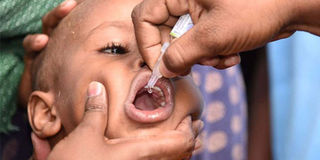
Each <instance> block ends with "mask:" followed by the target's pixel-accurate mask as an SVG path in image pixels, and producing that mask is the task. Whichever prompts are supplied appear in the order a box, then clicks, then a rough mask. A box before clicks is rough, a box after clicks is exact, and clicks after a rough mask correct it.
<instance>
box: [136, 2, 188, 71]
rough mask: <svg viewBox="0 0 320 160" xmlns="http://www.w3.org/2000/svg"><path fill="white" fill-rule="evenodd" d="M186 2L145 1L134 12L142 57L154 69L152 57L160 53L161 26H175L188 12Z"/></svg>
mask: <svg viewBox="0 0 320 160" xmlns="http://www.w3.org/2000/svg"><path fill="white" fill-rule="evenodd" d="M187 4H188V3H187V1H186V0H181V1H172V0H167V1H166V0H145V1H142V2H141V3H140V4H139V5H137V6H136V7H135V8H134V9H133V12H132V15H131V16H132V21H133V24H134V29H135V35H136V39H137V42H138V48H139V50H140V52H141V55H142V57H143V58H144V60H145V61H146V63H147V64H148V65H149V67H151V68H152V64H153V63H154V59H150V57H152V56H154V54H155V53H158V54H159V52H160V48H161V32H160V30H159V28H158V26H159V25H173V24H174V23H175V22H174V21H176V17H175V18H172V16H180V15H182V14H184V13H186V12H187V11H188V5H187Z"/></svg>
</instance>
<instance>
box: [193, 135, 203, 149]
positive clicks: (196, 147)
mask: <svg viewBox="0 0 320 160" xmlns="http://www.w3.org/2000/svg"><path fill="white" fill-rule="evenodd" d="M201 146H202V142H201V140H200V137H197V138H196V143H195V145H194V150H197V149H199V148H201Z"/></svg>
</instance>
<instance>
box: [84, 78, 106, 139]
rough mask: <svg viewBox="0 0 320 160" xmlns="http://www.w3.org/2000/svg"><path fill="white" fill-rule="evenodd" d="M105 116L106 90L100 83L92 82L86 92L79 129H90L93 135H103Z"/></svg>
mask: <svg viewBox="0 0 320 160" xmlns="http://www.w3.org/2000/svg"><path fill="white" fill-rule="evenodd" d="M107 115H108V106H107V101H106V90H105V88H104V86H103V85H102V84H101V83H99V82H96V81H93V82H91V83H90V84H89V87H88V90H87V102H86V106H85V113H84V117H83V121H82V122H81V123H80V125H79V127H81V128H82V129H83V128H90V129H92V130H93V131H94V133H98V134H101V135H104V132H105V129H106V127H107V119H108V118H107Z"/></svg>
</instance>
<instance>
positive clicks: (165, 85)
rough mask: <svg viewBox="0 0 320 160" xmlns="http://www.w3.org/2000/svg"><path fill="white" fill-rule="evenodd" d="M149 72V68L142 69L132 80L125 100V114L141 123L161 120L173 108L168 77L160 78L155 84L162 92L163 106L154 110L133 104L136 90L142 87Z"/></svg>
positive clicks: (171, 87)
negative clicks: (141, 108) (140, 108)
mask: <svg viewBox="0 0 320 160" xmlns="http://www.w3.org/2000/svg"><path fill="white" fill-rule="evenodd" d="M150 76H151V72H150V71H149V70H142V71H141V72H139V73H138V74H137V75H136V77H135V78H134V80H133V81H132V84H131V88H130V91H129V94H128V98H127V100H126V101H125V112H126V114H127V116H128V117H129V118H131V119H133V120H135V121H138V122H141V123H155V122H159V121H163V120H165V119H167V118H169V116H170V115H171V113H172V110H173V86H172V82H171V81H170V80H169V79H166V78H161V79H159V80H158V81H157V83H156V84H155V86H156V87H159V88H160V89H161V91H162V92H163V94H164V97H165V102H166V104H165V105H164V106H163V107H158V108H157V109H154V110H139V109H137V108H135V106H134V100H135V98H136V95H137V92H138V91H139V90H141V89H143V88H144V87H145V86H146V84H147V83H148V80H149V79H150Z"/></svg>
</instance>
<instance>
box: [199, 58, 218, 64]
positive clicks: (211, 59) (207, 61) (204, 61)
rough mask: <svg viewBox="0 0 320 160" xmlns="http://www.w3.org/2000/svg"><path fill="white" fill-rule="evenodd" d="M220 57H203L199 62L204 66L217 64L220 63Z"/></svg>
mask: <svg viewBox="0 0 320 160" xmlns="http://www.w3.org/2000/svg"><path fill="white" fill-rule="evenodd" d="M220 59H221V58H220V57H219V56H217V57H213V58H210V59H204V60H201V61H200V63H199V64H201V65H205V66H217V65H218V64H219V63H220Z"/></svg>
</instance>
